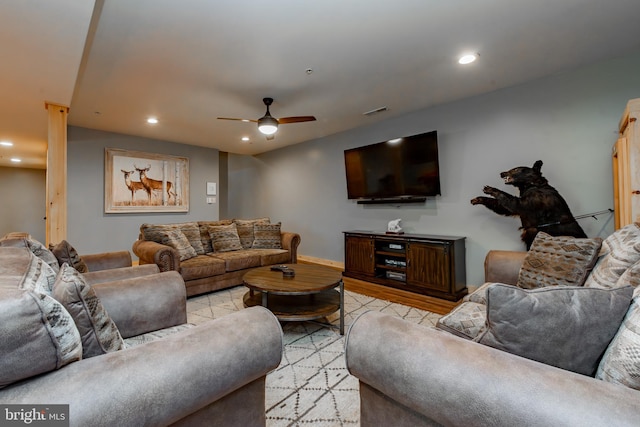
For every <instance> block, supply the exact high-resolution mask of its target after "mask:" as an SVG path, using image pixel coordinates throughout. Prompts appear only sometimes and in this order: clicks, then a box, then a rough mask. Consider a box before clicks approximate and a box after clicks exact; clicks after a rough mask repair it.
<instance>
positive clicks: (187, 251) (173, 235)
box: [158, 228, 198, 261]
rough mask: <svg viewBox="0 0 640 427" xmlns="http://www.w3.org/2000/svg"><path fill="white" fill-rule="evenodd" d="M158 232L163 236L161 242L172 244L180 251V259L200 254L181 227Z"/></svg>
mask: <svg viewBox="0 0 640 427" xmlns="http://www.w3.org/2000/svg"><path fill="white" fill-rule="evenodd" d="M158 234H159V235H160V236H161V241H160V243H162V244H163V245H167V246H171V247H172V248H173V249H175V250H176V251H178V255H179V256H180V261H184V260H187V259H191V258H194V257H196V256H198V254H197V253H196V251H195V249H193V246H191V244H190V243H189V240H188V239H187V236H185V235H184V233H183V232H182V231H180V230H179V229H177V228H176V229H173V230H165V231H160V232H158Z"/></svg>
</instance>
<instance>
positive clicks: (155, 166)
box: [104, 148, 189, 213]
mask: <svg viewBox="0 0 640 427" xmlns="http://www.w3.org/2000/svg"><path fill="white" fill-rule="evenodd" d="M104 211H105V213H132V212H133V213H136V212H141V213H142V212H189V159H188V158H186V157H176V156H168V155H164V154H152V153H142V152H139V151H128V150H121V149H118V148H106V149H105V156H104Z"/></svg>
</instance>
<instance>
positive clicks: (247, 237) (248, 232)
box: [233, 218, 271, 249]
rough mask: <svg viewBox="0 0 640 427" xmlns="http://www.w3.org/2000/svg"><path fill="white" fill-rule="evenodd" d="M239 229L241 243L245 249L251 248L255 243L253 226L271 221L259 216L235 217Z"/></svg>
mask: <svg viewBox="0 0 640 427" xmlns="http://www.w3.org/2000/svg"><path fill="white" fill-rule="evenodd" d="M233 222H234V223H235V224H236V228H237V229H238V237H239V238H240V244H241V245H242V247H243V248H244V249H249V248H251V246H252V245H253V240H254V233H253V226H254V225H255V224H269V223H270V222H271V221H270V219H269V218H257V219H234V220H233Z"/></svg>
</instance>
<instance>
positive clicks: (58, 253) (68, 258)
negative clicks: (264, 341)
mask: <svg viewBox="0 0 640 427" xmlns="http://www.w3.org/2000/svg"><path fill="white" fill-rule="evenodd" d="M49 250H50V251H51V252H52V253H53V255H55V257H56V259H57V260H58V264H59V265H62V264H64V263H65V262H66V263H67V264H69V265H71V266H72V267H73V268H75V269H76V270H78V272H80V273H86V272H87V271H89V267H87V264H86V263H85V262H84V261H83V260H82V258H81V257H80V255H79V254H78V251H76V249H75V248H74V247H73V246H71V244H70V243H69V242H67V241H66V240H63V241H61V242H60V243H58V244H57V245H53V244H49Z"/></svg>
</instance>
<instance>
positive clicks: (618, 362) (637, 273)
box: [596, 261, 640, 390]
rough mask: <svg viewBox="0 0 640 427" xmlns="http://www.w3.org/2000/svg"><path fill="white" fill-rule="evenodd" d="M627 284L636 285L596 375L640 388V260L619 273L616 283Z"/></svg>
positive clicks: (617, 285) (613, 381) (618, 285)
mask: <svg viewBox="0 0 640 427" xmlns="http://www.w3.org/2000/svg"><path fill="white" fill-rule="evenodd" d="M627 285H631V286H633V287H634V288H635V291H634V298H633V301H632V302H631V306H630V307H629V310H628V311H627V315H626V316H625V318H624V320H623V321H622V324H621V325H620V328H619V329H618V333H617V334H616V336H615V337H614V338H613V341H611V344H609V347H608V348H607V351H606V352H605V353H604V356H603V357H602V360H601V361H600V365H599V366H598V372H596V378H598V379H600V380H604V381H608V382H611V383H615V384H622V385H625V386H627V387H631V388H634V389H636V390H640V261H638V262H636V263H635V264H634V265H633V266H631V267H629V269H627V271H625V272H624V274H623V275H622V276H620V279H619V280H618V283H617V284H616V287H620V286H627Z"/></svg>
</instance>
